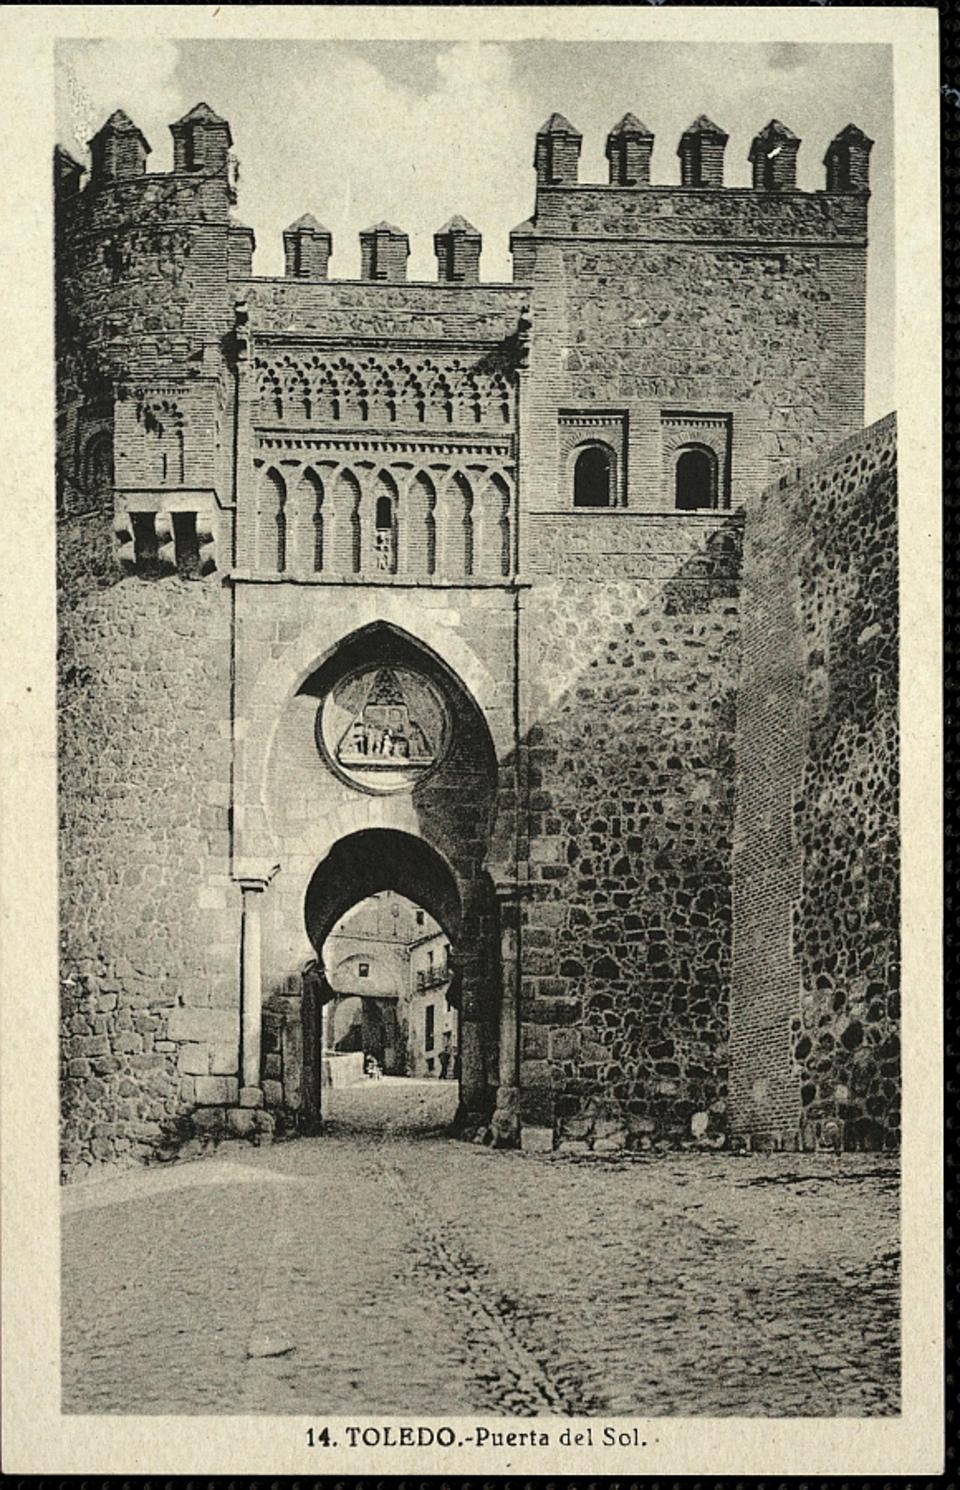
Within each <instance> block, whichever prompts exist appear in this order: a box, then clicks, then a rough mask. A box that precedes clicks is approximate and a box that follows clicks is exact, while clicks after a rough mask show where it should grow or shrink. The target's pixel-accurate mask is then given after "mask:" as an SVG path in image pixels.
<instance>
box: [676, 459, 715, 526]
mask: <svg viewBox="0 0 960 1490" xmlns="http://www.w3.org/2000/svg"><path fill="white" fill-rule="evenodd" d="M673 488H674V505H675V507H676V509H677V511H678V512H698V511H702V510H709V509H711V508H714V507H716V506H717V505H718V492H719V468H718V462H717V456H716V452H715V451H713V450H711V449H710V447H709V446H708V445H694V444H690V445H682V446H681V447H680V449H679V450H678V451H677V452H676V455H675V457H674V468H673Z"/></svg>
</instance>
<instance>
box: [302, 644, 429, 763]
mask: <svg viewBox="0 0 960 1490" xmlns="http://www.w3.org/2000/svg"><path fill="white" fill-rule="evenodd" d="M450 733H451V731H450V716H449V713H448V710H447V707H446V704H445V702H444V700H443V698H442V696H441V694H440V692H439V690H438V689H436V688H435V687H434V686H433V684H432V683H430V682H428V681H427V679H426V678H424V677H423V676H421V674H420V673H415V672H412V671H411V670H410V669H409V668H405V667H393V666H380V667H377V666H370V667H365V668H361V669H359V670H358V671H357V672H353V673H349V674H348V675H347V676H346V677H345V678H341V680H340V682H339V683H336V684H335V685H334V687H333V688H332V689H331V690H330V692H329V693H328V694H327V696H326V698H325V699H324V700H323V703H322V704H321V705H320V708H319V709H318V711H317V744H318V746H319V747H320V750H321V752H322V753H323V755H324V756H326V758H327V760H328V761H329V763H330V764H331V765H332V766H333V768H334V770H335V771H336V772H337V773H338V775H340V776H343V777H345V778H346V779H347V780H348V781H351V782H352V783H353V784H354V785H355V786H360V787H363V788H364V790H365V791H373V792H395V791H402V790H403V789H404V788H410V787H412V786H415V785H416V783H417V782H418V781H420V780H422V779H423V777H424V776H427V775H429V773H430V772H431V771H433V770H435V768H436V767H437V766H438V765H439V763H440V761H441V760H442V759H443V756H444V754H445V753H446V750H447V746H448V744H449V742H450Z"/></svg>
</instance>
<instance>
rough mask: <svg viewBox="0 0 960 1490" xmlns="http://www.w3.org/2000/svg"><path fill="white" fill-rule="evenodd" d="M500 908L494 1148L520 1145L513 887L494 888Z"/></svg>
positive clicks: (517, 954)
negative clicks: (498, 1017) (497, 1056)
mask: <svg viewBox="0 0 960 1490" xmlns="http://www.w3.org/2000/svg"><path fill="white" fill-rule="evenodd" d="M497 901H498V904H499V908H500V969H501V971H500V1061H499V1072H498V1077H499V1080H498V1086H497V1105H496V1109H495V1111H494V1114H493V1120H492V1122H491V1128H492V1130H493V1142H494V1145H495V1147H497V1148H516V1146H517V1144H518V1143H519V1142H520V1061H519V1053H520V1051H519V1046H520V1027H519V1017H520V1011H519V989H520V904H519V897H518V894H517V887H516V886H515V885H502V886H498V888H497Z"/></svg>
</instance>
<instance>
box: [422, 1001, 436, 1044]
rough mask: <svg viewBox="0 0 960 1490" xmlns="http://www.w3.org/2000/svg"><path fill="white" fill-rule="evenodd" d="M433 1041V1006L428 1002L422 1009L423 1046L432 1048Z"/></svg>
mask: <svg viewBox="0 0 960 1490" xmlns="http://www.w3.org/2000/svg"><path fill="white" fill-rule="evenodd" d="M433 1042H434V1007H433V1005H432V1004H428V1005H427V1007H426V1010H425V1011H424V1028H423V1048H424V1050H432V1049H433Z"/></svg>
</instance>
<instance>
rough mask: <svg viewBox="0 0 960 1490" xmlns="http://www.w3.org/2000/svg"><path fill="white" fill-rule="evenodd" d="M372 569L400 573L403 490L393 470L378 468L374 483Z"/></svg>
mask: <svg viewBox="0 0 960 1490" xmlns="http://www.w3.org/2000/svg"><path fill="white" fill-rule="evenodd" d="M369 497H370V500H369V507H368V511H369V513H370V519H371V520H370V524H369V530H370V540H371V553H370V566H369V567H370V571H371V572H372V573H379V574H396V572H397V553H398V546H399V545H398V540H399V534H400V519H399V512H398V507H399V493H398V491H397V484H396V482H395V481H394V479H393V477H392V476H391V474H390V472H389V471H386V470H383V471H378V472H377V474H376V476H374V478H373V480H372V481H371V483H370V493H369Z"/></svg>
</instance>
